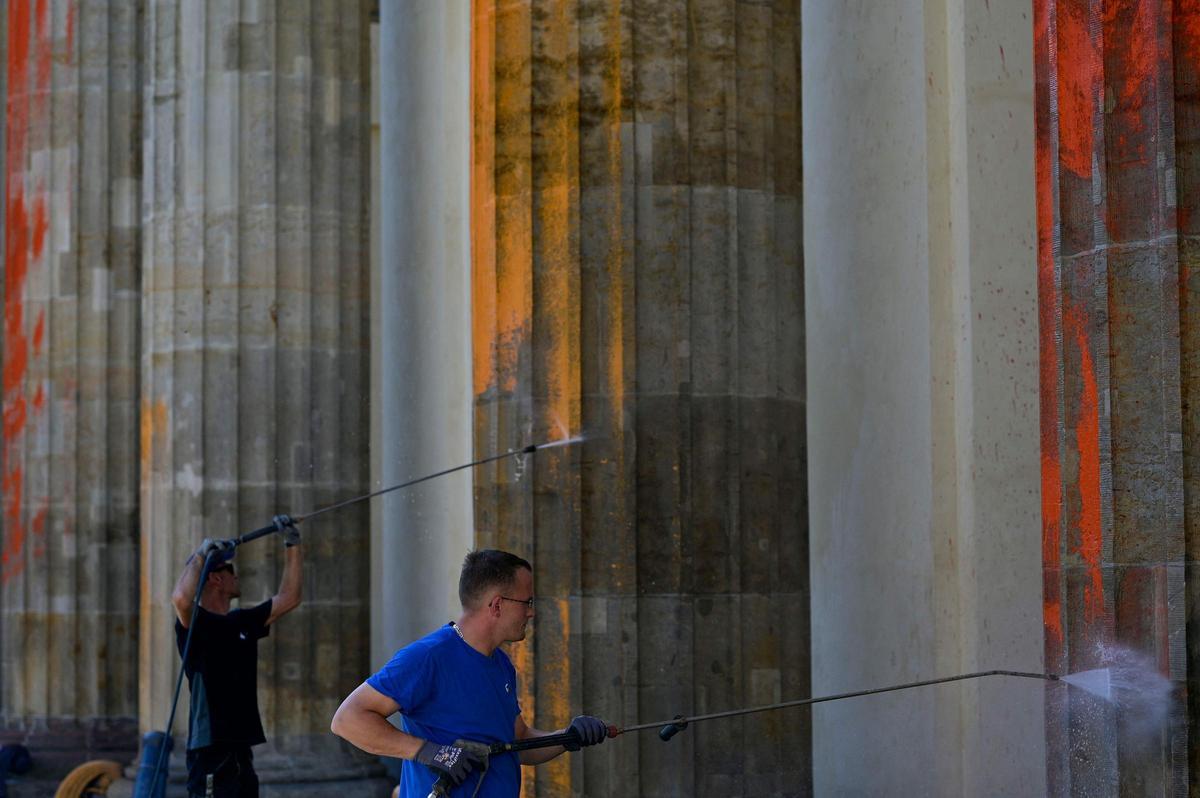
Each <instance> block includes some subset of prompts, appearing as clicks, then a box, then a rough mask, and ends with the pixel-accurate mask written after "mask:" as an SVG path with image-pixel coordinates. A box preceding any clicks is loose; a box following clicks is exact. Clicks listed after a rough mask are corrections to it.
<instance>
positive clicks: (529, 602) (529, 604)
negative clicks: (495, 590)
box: [496, 596, 533, 609]
mask: <svg viewBox="0 0 1200 798" xmlns="http://www.w3.org/2000/svg"><path fill="white" fill-rule="evenodd" d="M496 598H500V599H504V600H505V601H513V602H516V603H517V604H524V605H525V606H526V607H528V608H529V609H533V596H530V597H529V598H527V599H515V598H509V597H508V596H497V597H496Z"/></svg>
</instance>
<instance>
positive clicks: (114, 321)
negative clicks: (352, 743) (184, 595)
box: [0, 0, 141, 776]
mask: <svg viewBox="0 0 1200 798" xmlns="http://www.w3.org/2000/svg"><path fill="white" fill-rule="evenodd" d="M4 11H5V28H6V32H7V35H6V37H5V40H4V46H5V51H6V54H7V58H6V68H7V74H6V85H7V92H6V93H5V95H4V97H5V111H6V122H5V142H6V150H5V159H4V191H5V213H4V219H5V226H4V277H5V279H4V332H3V352H2V355H0V357H2V360H3V374H4V380H3V418H4V424H3V432H4V434H3V441H2V442H0V470H2V471H3V520H2V529H3V554H2V555H0V629H2V641H0V650H2V652H3V658H2V664H0V685H3V687H2V692H0V718H2V721H0V722H2V724H3V728H2V730H0V739H2V740H3V741H4V742H10V741H20V742H23V743H24V744H25V745H27V746H28V747H29V748H30V749H31V750H32V751H34V752H35V756H36V758H37V762H38V767H39V772H40V773H41V774H42V775H43V776H53V775H54V774H55V773H56V772H61V771H62V770H63V769H66V768H68V767H70V766H73V765H75V764H78V763H79V762H81V761H83V760H86V759H89V758H97V757H104V758H117V759H126V758H129V757H130V756H131V755H132V752H133V751H134V750H135V749H136V746H137V741H136V740H137V726H136V714H137V677H138V672H137V622H138V615H137V612H138V611H137V590H138V560H137V537H136V536H137V528H138V527H137V491H138V486H137V479H138V460H137V456H138V455H137V440H138V434H137V404H136V403H137V390H138V386H137V365H138V360H137V346H138V333H139V313H140V310H139V298H138V290H139V274H138V246H139V240H138V233H137V225H138V214H137V211H138V187H139V175H140V171H139V170H140V164H139V158H138V153H139V146H138V142H139V136H140V133H141V131H140V126H139V121H138V115H137V113H136V109H137V103H138V99H139V98H138V74H139V73H138V57H139V31H138V29H137V13H136V8H135V7H134V6H133V4H127V3H113V4H109V3H104V2H86V1H84V2H70V1H68V0H43V1H42V2H33V1H32V0H10V2H8V3H6V4H5V5H4Z"/></svg>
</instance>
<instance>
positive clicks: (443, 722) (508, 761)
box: [367, 624, 521, 798]
mask: <svg viewBox="0 0 1200 798" xmlns="http://www.w3.org/2000/svg"><path fill="white" fill-rule="evenodd" d="M367 684H369V685H371V687H373V688H375V689H376V690H378V691H379V692H381V693H383V694H384V695H386V696H387V697H389V698H391V699H392V700H393V701H395V702H396V703H397V704H399V705H400V713H401V716H402V726H403V728H404V731H406V732H408V733H409V734H411V735H414V736H416V737H420V738H422V739H424V740H430V741H432V742H435V743H439V744H444V743H452V742H454V741H455V740H459V739H463V740H475V741H476V742H481V743H500V742H508V741H510V740H512V739H513V728H514V725H515V724H516V722H517V716H518V715H520V714H521V707H520V705H519V704H518V703H517V671H516V669H515V668H513V665H512V661H511V660H509V658H508V655H507V654H505V653H504V651H502V650H501V649H496V650H495V651H493V652H492V655H491V656H490V657H485V656H484V655H483V654H480V653H479V652H478V651H476V650H475V649H473V648H471V647H470V646H469V645H467V643H466V642H465V641H463V639H462V638H460V637H459V636H458V633H457V632H455V631H454V627H453V626H451V625H450V624H446V625H445V626H443V627H442V628H440V629H438V630H437V631H435V632H433V633H432V634H429V635H427V636H425V637H423V638H421V639H420V640H417V641H416V642H414V643H410V644H409V645H407V646H405V647H404V648H402V649H400V650H399V651H397V652H396V653H395V654H394V655H393V656H392V659H391V661H389V662H388V664H386V665H384V666H383V668H382V669H381V670H380V671H379V672H378V673H376V674H375V675H373V676H371V677H370V678H369V679H367ZM478 780H479V776H478V774H477V773H473V774H471V776H470V777H469V778H468V779H467V780H466V781H465V782H464V783H463V785H461V786H459V787H458V788H457V789H456V790H455V791H454V793H453V794H454V795H456V796H457V795H471V793H472V792H473V791H474V790H475V785H476V783H477V782H478ZM433 781H434V774H433V771H431V770H430V769H429V768H427V767H425V766H424V765H419V764H417V763H416V762H409V761H405V762H404V766H403V771H402V776H401V779H400V795H401V798H426V796H427V795H429V789H430V788H431V787H432V786H433ZM520 791H521V765H520V760H519V759H518V758H517V754H515V753H509V754H500V755H497V756H493V757H492V758H491V764H490V766H489V768H488V773H487V777H486V778H485V779H484V780H483V789H481V790H480V791H479V798H516V796H517V795H518V794H519V793H520Z"/></svg>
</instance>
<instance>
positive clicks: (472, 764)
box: [416, 742, 483, 787]
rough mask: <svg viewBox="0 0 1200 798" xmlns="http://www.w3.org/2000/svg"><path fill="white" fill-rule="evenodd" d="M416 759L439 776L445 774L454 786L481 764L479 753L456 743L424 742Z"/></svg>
mask: <svg viewBox="0 0 1200 798" xmlns="http://www.w3.org/2000/svg"><path fill="white" fill-rule="evenodd" d="M416 760H417V761H418V762H420V763H421V764H422V765H425V766H426V767H428V768H429V769H431V770H432V771H433V772H435V773H437V774H438V775H439V776H441V775H445V776H446V777H447V778H448V779H450V783H451V784H452V785H453V786H455V787H457V786H458V785H460V784H462V783H463V782H464V781H465V780H466V778H467V776H469V775H470V774H471V771H472V770H474V769H475V768H477V767H478V766H480V765H482V764H483V758H482V757H480V756H479V754H477V753H475V752H474V751H472V750H471V749H470V748H465V747H462V746H460V745H458V744H457V743H456V744H454V745H438V744H437V743H431V742H426V743H425V744H424V745H422V746H421V750H420V751H418V752H417V756H416Z"/></svg>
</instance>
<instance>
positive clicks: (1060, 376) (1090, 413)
mask: <svg viewBox="0 0 1200 798" xmlns="http://www.w3.org/2000/svg"><path fill="white" fill-rule="evenodd" d="M1034 10H1035V14H1036V27H1035V35H1036V39H1035V40H1036V43H1037V51H1036V65H1037V70H1038V72H1037V87H1038V107H1037V116H1036V119H1037V125H1038V128H1037V130H1038V140H1037V144H1038V150H1037V156H1038V159H1037V164H1038V244H1039V251H1038V292H1039V295H1040V301H1041V318H1042V328H1041V341H1042V343H1041V368H1042V377H1041V385H1042V469H1041V472H1042V499H1043V504H1044V507H1045V515H1044V518H1043V540H1044V543H1043V551H1044V573H1045V626H1046V634H1045V643H1046V659H1047V667H1049V668H1050V669H1052V670H1055V671H1058V672H1070V671H1080V670H1086V669H1090V668H1098V667H1105V666H1109V665H1113V664H1122V665H1124V664H1126V663H1127V662H1128V658H1129V657H1137V658H1139V659H1141V660H1142V661H1143V662H1144V663H1145V667H1146V670H1147V671H1149V673H1150V674H1151V675H1153V674H1154V672H1157V673H1158V675H1159V676H1160V677H1162V679H1163V681H1164V682H1166V681H1167V680H1169V684H1170V686H1171V687H1173V688H1174V691H1175V692H1176V693H1178V694H1179V695H1180V696H1182V695H1183V694H1184V693H1185V692H1186V693H1187V694H1188V695H1189V698H1188V700H1189V701H1191V702H1192V706H1193V707H1195V706H1196V704H1195V696H1194V695H1192V692H1193V690H1194V687H1195V685H1196V684H1197V673H1198V672H1200V641H1197V639H1196V626H1195V618H1196V617H1197V615H1196V612H1197V610H1196V606H1197V599H1198V598H1200V589H1198V587H1197V581H1196V578H1195V572H1194V570H1191V569H1194V563H1195V562H1196V556H1197V552H1200V521H1197V518H1198V517H1200V516H1198V514H1197V513H1196V512H1195V508H1196V507H1197V506H1200V505H1198V501H1200V499H1198V498H1197V497H1200V483H1198V482H1197V474H1198V473H1200V472H1198V471H1197V470H1196V469H1195V467H1194V465H1195V462H1196V457H1197V452H1200V433H1198V429H1200V428H1198V427H1197V424H1196V419H1197V415H1196V407H1195V404H1196V402H1195V398H1196V395H1197V386H1198V385H1200V365H1198V362H1197V358H1198V357H1200V355H1198V354H1197V353H1198V352H1200V338H1198V332H1197V330H1198V328H1197V324H1196V322H1195V315H1196V313H1195V297H1196V287H1197V284H1196V280H1195V274H1196V263H1197V250H1196V234H1197V232H1198V230H1200V226H1198V225H1197V223H1196V214H1194V213H1193V212H1192V211H1193V209H1194V208H1196V207H1197V204H1198V203H1200V182H1198V181H1197V173H1198V170H1197V164H1198V161H1197V154H1196V147H1195V142H1196V139H1197V133H1198V131H1200V120H1198V119H1197V116H1196V111H1195V102H1196V101H1195V96H1196V87H1197V83H1198V79H1197V70H1196V57H1197V44H1196V39H1195V36H1194V33H1193V31H1194V30H1195V23H1196V19H1195V16H1196V15H1195V12H1194V11H1185V12H1184V13H1180V14H1178V15H1176V11H1175V8H1174V6H1173V5H1172V4H1170V3H1162V2H1150V3H1132V2H1117V1H1115V0H1113V1H1106V2H1100V1H1099V0H1092V1H1091V2H1059V1H1058V0H1038V2H1036V3H1034ZM1189 571H1190V572H1189ZM1185 680H1186V682H1187V683H1188V684H1190V685H1191V686H1192V689H1187V690H1185V689H1184V688H1185ZM1161 699H1162V703H1161V705H1157V704H1156V705H1152V706H1149V707H1147V706H1146V705H1141V706H1139V705H1138V704H1136V703H1134V704H1132V705H1131V704H1129V703H1128V702H1124V703H1122V704H1110V703H1107V702H1103V701H1101V700H1099V699H1097V698H1095V697H1094V696H1090V695H1088V694H1086V693H1083V692H1081V691H1073V692H1071V693H1069V694H1067V695H1064V696H1062V697H1061V698H1060V699H1059V700H1058V701H1056V702H1054V703H1052V704H1048V710H1049V713H1048V717H1047V725H1046V736H1047V741H1048V742H1049V744H1050V758H1049V761H1048V772H1049V776H1050V790H1051V792H1053V793H1055V794H1063V795H1065V794H1068V793H1070V794H1082V793H1087V792H1097V791H1108V792H1111V791H1114V790H1119V791H1120V793H1121V794H1123V795H1147V794H1155V793H1157V794H1175V795H1182V794H1185V793H1187V792H1188V789H1189V785H1190V788H1191V791H1192V792H1195V791H1196V790H1197V788H1198V785H1200V774H1198V773H1197V769H1198V768H1197V766H1200V756H1198V755H1197V753H1196V750H1195V749H1196V744H1195V740H1194V739H1189V728H1188V724H1189V722H1190V723H1191V724H1192V726H1191V731H1190V733H1191V734H1194V733H1195V730H1196V728H1197V727H1196V723H1197V721H1196V718H1195V716H1194V713H1193V716H1192V717H1191V718H1190V719H1189V718H1188V716H1187V714H1186V706H1185V703H1186V702H1184V701H1182V700H1180V701H1177V702H1167V700H1166V696H1161ZM1147 709H1151V710H1153V711H1152V712H1147V711H1146V710H1147ZM1189 751H1190V754H1189V753H1188V752H1189ZM1189 756H1190V758H1191V767H1190V768H1189V762H1188V758H1189Z"/></svg>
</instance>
